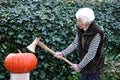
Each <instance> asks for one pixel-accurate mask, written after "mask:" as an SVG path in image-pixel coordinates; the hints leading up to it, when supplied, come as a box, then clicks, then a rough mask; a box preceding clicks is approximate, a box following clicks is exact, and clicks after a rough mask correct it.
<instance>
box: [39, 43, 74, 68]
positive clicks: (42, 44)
mask: <svg viewBox="0 0 120 80" xmlns="http://www.w3.org/2000/svg"><path fill="white" fill-rule="evenodd" d="M38 45H39V46H40V47H41V48H43V49H45V50H47V51H48V52H50V53H51V54H52V55H56V53H55V52H54V51H53V50H51V49H50V48H48V47H47V46H46V45H45V44H44V43H42V42H41V41H39V42H38ZM61 59H62V60H63V61H65V62H66V63H68V64H69V65H70V66H72V64H73V63H72V62H70V61H69V60H67V59H66V58H64V57H62V56H61Z"/></svg>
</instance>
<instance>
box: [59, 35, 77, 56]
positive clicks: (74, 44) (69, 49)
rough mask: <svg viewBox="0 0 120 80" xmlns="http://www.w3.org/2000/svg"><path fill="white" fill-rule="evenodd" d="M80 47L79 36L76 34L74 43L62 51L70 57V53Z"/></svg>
mask: <svg viewBox="0 0 120 80" xmlns="http://www.w3.org/2000/svg"><path fill="white" fill-rule="evenodd" d="M77 46H78V34H76V37H75V39H74V40H73V42H72V43H71V44H70V45H69V46H68V47H67V48H66V49H64V50H63V51H61V52H62V53H63V55H64V56H65V55H68V54H69V53H71V52H73V51H74V50H75V49H76V48H77Z"/></svg>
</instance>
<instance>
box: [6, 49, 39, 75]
mask: <svg viewBox="0 0 120 80" xmlns="http://www.w3.org/2000/svg"><path fill="white" fill-rule="evenodd" d="M4 65H5V68H6V69H7V70H8V71H10V72H12V73H26V72H30V71H32V70H33V69H34V68H35V67H36V65H37V58H36V56H35V55H34V54H33V53H21V52H20V51H19V53H10V54H9V55H7V56H6V58H5V60H4Z"/></svg>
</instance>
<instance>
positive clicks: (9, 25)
mask: <svg viewBox="0 0 120 80" xmlns="http://www.w3.org/2000/svg"><path fill="white" fill-rule="evenodd" d="M84 6H89V7H91V8H93V9H94V11H95V15H96V22H97V23H98V24H99V25H101V26H102V27H103V28H104V31H105V34H106V37H105V53H106V69H110V70H111V68H112V69H113V67H111V66H110V65H114V64H115V63H116V62H118V61H119V58H120V56H119V53H120V51H119V49H120V46H119V45H120V40H119V34H120V28H119V26H120V24H119V22H120V13H119V12H120V9H119V8H120V2H117V3H116V2H115V3H112V4H111V3H99V4H92V3H91V4H86V5H83V4H79V5H76V4H74V3H70V2H63V1H62V0H21V1H19V0H2V1H1V2H0V15H1V16H0V44H1V45H0V58H1V61H0V64H1V68H0V73H1V74H0V79H4V80H6V79H9V77H10V76H9V74H10V73H9V72H8V71H6V69H5V68H4V63H3V62H4V58H5V56H7V55H8V54H9V53H12V52H17V49H20V50H21V51H22V52H29V51H28V50H27V49H26V46H27V45H29V44H30V43H31V42H32V41H33V40H34V39H35V37H39V38H40V40H41V41H42V42H44V43H45V44H46V45H47V46H48V47H50V48H51V49H53V50H54V51H61V50H63V49H64V48H66V47H67V46H68V45H69V44H70V43H71V42H72V40H73V39H74V37H75V29H76V19H75V15H74V14H75V12H76V11H77V9H78V8H81V7H84ZM73 54H74V55H73ZM73 54H71V55H69V56H68V57H67V58H68V59H69V60H70V61H72V62H74V63H78V60H77V53H76V52H73ZM35 55H36V56H37V58H38V60H39V62H38V65H37V68H36V69H35V70H34V71H32V72H31V80H68V79H69V80H73V79H76V80H77V79H78V76H79V74H77V73H76V72H73V71H72V70H71V68H70V66H69V65H68V64H66V63H65V62H63V61H61V60H57V59H56V58H54V57H53V56H51V55H50V54H49V53H48V52H47V51H44V50H43V49H41V48H39V47H37V49H36V53H35ZM111 56H112V58H111ZM114 69H115V70H116V69H117V70H119V68H116V66H114ZM105 73H107V74H104V73H103V75H102V77H103V78H105V77H107V79H108V80H109V79H110V78H111V77H112V78H114V79H112V80H117V79H119V74H118V73H117V72H116V73H114V74H112V75H109V74H111V73H108V72H105ZM51 74H53V75H51ZM113 75H116V76H115V77H113ZM105 79H106V78H105ZM105 79H104V80H105ZM107 79H106V80H107Z"/></svg>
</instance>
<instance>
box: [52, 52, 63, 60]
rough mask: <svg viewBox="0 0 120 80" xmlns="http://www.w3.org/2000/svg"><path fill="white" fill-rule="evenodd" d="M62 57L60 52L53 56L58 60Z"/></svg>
mask: <svg viewBox="0 0 120 80" xmlns="http://www.w3.org/2000/svg"><path fill="white" fill-rule="evenodd" d="M62 56H63V54H62V53H61V52H56V54H55V55H54V57H56V58H57V59H60V58H61V57H62Z"/></svg>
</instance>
